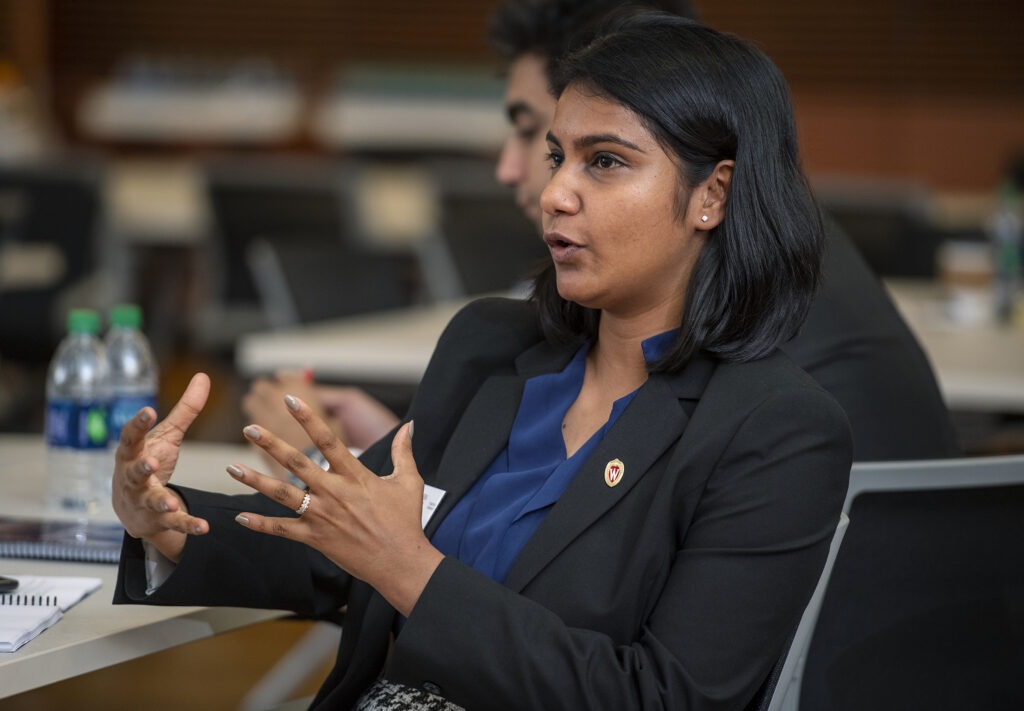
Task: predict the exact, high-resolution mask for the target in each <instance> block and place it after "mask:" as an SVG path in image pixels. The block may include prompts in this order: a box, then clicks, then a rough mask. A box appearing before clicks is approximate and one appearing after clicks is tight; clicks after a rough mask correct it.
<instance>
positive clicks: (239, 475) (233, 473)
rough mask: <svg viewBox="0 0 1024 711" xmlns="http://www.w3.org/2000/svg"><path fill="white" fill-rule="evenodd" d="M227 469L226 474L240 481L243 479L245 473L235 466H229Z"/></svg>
mask: <svg viewBox="0 0 1024 711" xmlns="http://www.w3.org/2000/svg"><path fill="white" fill-rule="evenodd" d="M227 469H228V474H230V475H231V476H233V477H235V478H236V479H242V478H243V477H245V472H244V471H242V468H241V467H240V466H238V465H237V464H229V465H228V467H227Z"/></svg>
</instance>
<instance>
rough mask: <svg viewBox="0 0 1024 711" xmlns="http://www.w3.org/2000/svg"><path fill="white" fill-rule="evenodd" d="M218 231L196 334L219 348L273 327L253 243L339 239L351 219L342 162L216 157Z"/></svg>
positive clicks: (208, 179) (210, 173) (211, 196)
mask: <svg viewBox="0 0 1024 711" xmlns="http://www.w3.org/2000/svg"><path fill="white" fill-rule="evenodd" d="M204 173H205V176H204V177H205V183H206V191H207V198H208V201H209V205H210V210H211V212H212V217H213V235H212V239H211V242H210V250H209V252H208V259H207V263H208V265H209V267H210V276H211V282H212V284H211V289H210V290H211V293H210V294H209V297H208V302H209V303H208V304H207V305H206V308H204V309H203V312H202V313H201V314H199V323H198V324H197V325H196V329H197V332H198V333H197V337H198V340H200V341H201V342H202V343H203V344H204V345H210V346H212V347H214V348H216V347H218V346H231V345H233V344H234V341H235V339H236V338H237V337H238V336H240V335H242V334H243V333H247V332H251V331H255V330H261V329H265V328H267V327H268V326H269V323H268V320H267V318H266V314H265V312H264V308H263V305H262V303H261V297H260V292H259V290H258V288H257V286H256V283H255V282H254V281H253V276H252V271H251V269H250V267H249V264H248V262H247V257H246V255H247V253H248V250H249V246H250V244H251V243H252V242H253V241H255V240H257V239H260V238H263V237H265V236H266V235H274V236H275V238H279V239H283V238H296V239H300V238H301V239H312V238H317V239H323V240H335V241H341V240H342V239H343V238H344V235H345V234H346V231H347V226H348V218H347V215H346V211H345V201H344V200H343V199H342V192H343V181H342V171H341V168H340V166H338V165H337V164H335V163H334V162H332V161H322V160H306V159H294V160H292V159H277V158H260V159H255V158H245V159H238V158H225V159H211V160H210V161H209V162H208V163H207V165H206V166H204Z"/></svg>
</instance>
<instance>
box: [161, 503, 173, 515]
mask: <svg viewBox="0 0 1024 711" xmlns="http://www.w3.org/2000/svg"><path fill="white" fill-rule="evenodd" d="M160 510H161V511H163V512H164V513H167V512H168V511H170V510H171V507H170V506H168V505H167V502H166V501H161V502H160Z"/></svg>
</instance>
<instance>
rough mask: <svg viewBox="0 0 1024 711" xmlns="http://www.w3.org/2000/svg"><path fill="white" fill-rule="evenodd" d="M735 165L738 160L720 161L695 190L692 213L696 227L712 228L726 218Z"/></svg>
mask: <svg viewBox="0 0 1024 711" xmlns="http://www.w3.org/2000/svg"><path fill="white" fill-rule="evenodd" d="M735 167H736V161H733V160H723V161H719V163H718V165H716V166H715V167H714V168H713V169H712V170H711V175H709V176H708V177H707V178H705V179H704V181H703V182H701V184H700V185H698V186H697V188H696V189H695V190H694V191H693V203H691V205H690V215H691V219H692V220H693V225H694V227H695V228H696V229H698V230H710V229H712V228H714V227H718V225H720V224H721V223H722V220H724V219H725V204H726V202H728V200H729V185H730V184H731V183H732V172H733V169H734V168H735Z"/></svg>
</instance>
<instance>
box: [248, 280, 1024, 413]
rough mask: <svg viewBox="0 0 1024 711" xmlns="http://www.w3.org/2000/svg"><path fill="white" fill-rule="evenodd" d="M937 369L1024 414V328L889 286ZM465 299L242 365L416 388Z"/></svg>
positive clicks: (342, 322) (996, 404)
mask: <svg viewBox="0 0 1024 711" xmlns="http://www.w3.org/2000/svg"><path fill="white" fill-rule="evenodd" d="M887 286H888V288H889V290H890V293H891V294H892V295H893V298H894V300H895V302H896V305H897V307H898V308H899V310H900V311H901V313H902V314H903V316H904V318H905V319H906V320H907V323H908V324H909V326H910V328H911V330H912V331H913V332H914V333H915V335H916V336H917V338H918V339H919V341H920V342H921V345H922V347H923V348H924V350H925V352H926V354H927V355H928V358H929V360H930V361H931V363H932V366H933V368H934V369H935V372H936V375H937V377H938V380H939V386H940V388H941V389H942V393H943V396H944V397H945V399H946V402H947V404H948V405H949V406H950V408H953V409H958V410H981V411H990V412H1005V413H1024V329H1021V328H1011V327H1000V326H997V325H995V324H993V323H992V322H991V321H987V320H982V321H980V322H976V323H972V324H969V325H966V324H958V323H954V322H953V321H951V320H950V319H948V318H946V317H945V316H944V302H943V296H942V292H941V290H940V289H939V288H938V286H937V285H935V284H934V283H932V282H916V281H908V280H899V281H890V282H887ZM465 303H466V301H465V300H461V301H453V302H448V303H443V304H437V305H434V306H430V307H418V308H414V309H406V310H400V311H395V312H388V313H384V314H380V315H371V316H360V317H353V318H345V319H339V320H337V321H328V322H323V323H320V324H313V325H309V326H305V327H300V328H294V329H289V330H284V331H276V332H269V333H257V334H251V335H248V336H245V337H243V338H242V339H241V341H240V342H239V344H238V350H237V365H238V367H239V369H240V370H241V371H242V373H243V374H245V375H248V376H254V375H259V374H264V373H270V372H273V371H275V370H278V369H280V368H313V369H314V370H315V371H316V373H318V374H319V376H320V377H322V378H324V379H327V380H332V381H350V382H388V383H396V384H400V385H415V384H416V383H418V382H419V379H420V378H421V377H422V375H423V371H424V370H425V369H426V366H427V362H428V360H429V358H430V355H431V353H432V352H433V350H434V346H435V344H436V343H437V339H438V337H439V336H440V335H441V332H442V331H443V330H444V327H445V325H446V324H447V323H448V321H449V320H450V319H451V317H452V316H453V315H454V314H455V312H456V311H457V310H458V309H459V308H460V307H462V306H463V305H464V304H465Z"/></svg>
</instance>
